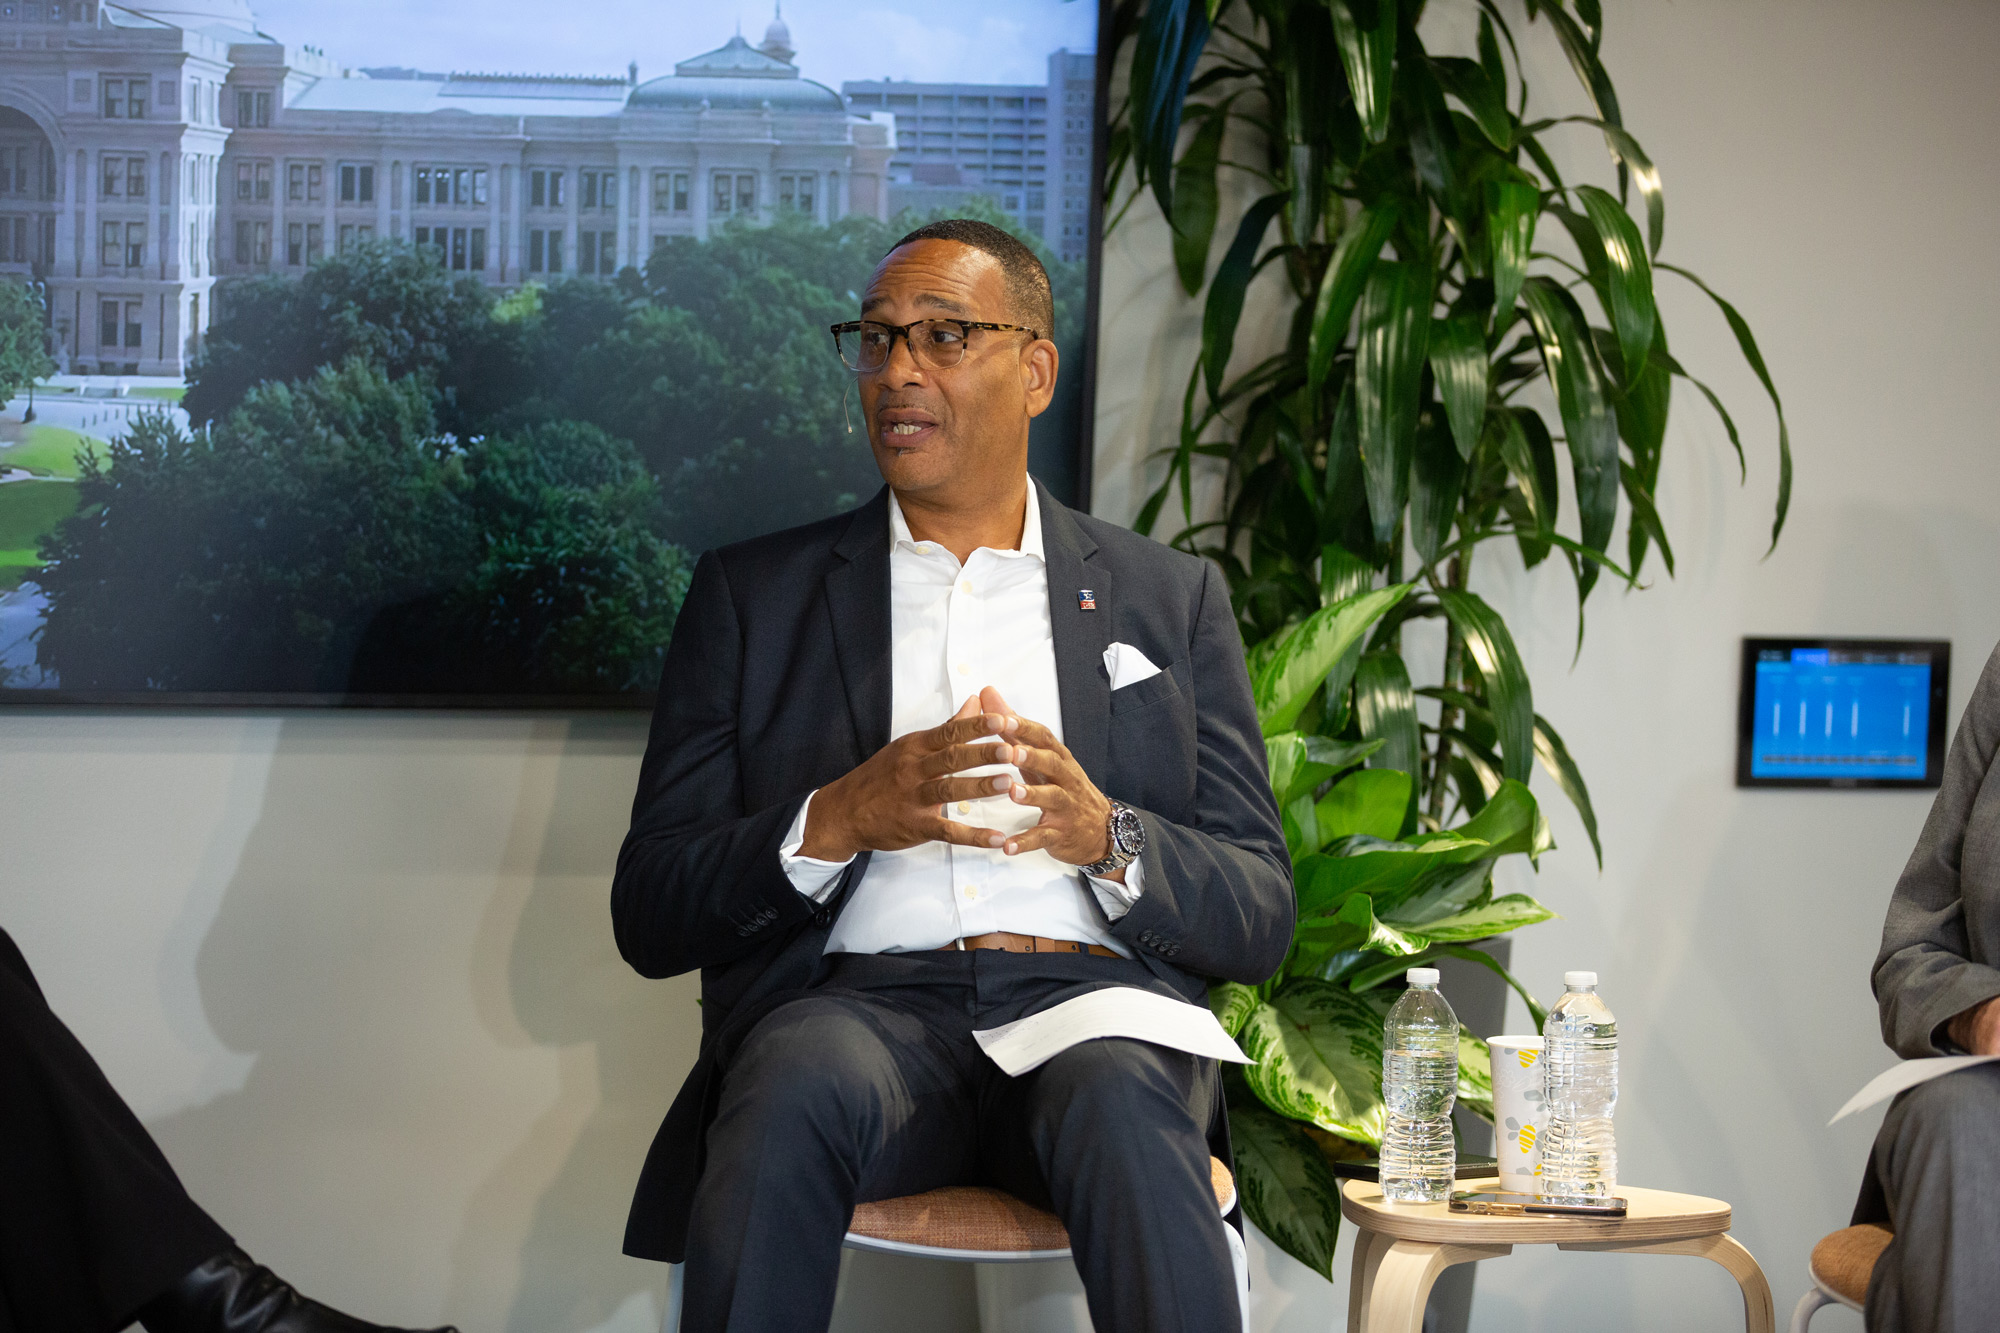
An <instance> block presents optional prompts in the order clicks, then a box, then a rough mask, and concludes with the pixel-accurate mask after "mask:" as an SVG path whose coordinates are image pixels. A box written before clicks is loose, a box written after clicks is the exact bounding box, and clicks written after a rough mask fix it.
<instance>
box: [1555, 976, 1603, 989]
mask: <svg viewBox="0 0 2000 1333" xmlns="http://www.w3.org/2000/svg"><path fill="white" fill-rule="evenodd" d="M1596 984H1597V973H1595V972H1565V973H1563V985H1565V986H1569V987H1572V988H1574V989H1576V990H1582V989H1584V988H1585V987H1586V986H1595V985H1596Z"/></svg>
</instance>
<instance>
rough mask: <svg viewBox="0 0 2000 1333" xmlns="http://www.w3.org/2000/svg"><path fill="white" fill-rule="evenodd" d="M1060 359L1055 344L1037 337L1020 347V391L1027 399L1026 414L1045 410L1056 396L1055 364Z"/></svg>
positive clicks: (1036, 414) (1038, 413)
mask: <svg viewBox="0 0 2000 1333" xmlns="http://www.w3.org/2000/svg"><path fill="white" fill-rule="evenodd" d="M1060 360H1061V356H1060V354H1059V353H1058V352H1057V351H1056V345H1055V344H1054V343H1052V342H1050V341H1049V340H1048V339H1047V338H1037V339H1035V341H1033V342H1031V343H1029V344H1028V345H1027V346H1026V347H1024V348H1022V349H1021V393H1022V396H1023V397H1024V398H1026V399H1027V406H1028V415H1029V416H1031V417H1038V416H1040V415H1041V414H1042V413H1044V412H1046V411H1047V410H1048V407H1049V402H1050V400H1051V399H1053V398H1054V397H1055V396H1056V366H1057V362H1058V361H1060Z"/></svg>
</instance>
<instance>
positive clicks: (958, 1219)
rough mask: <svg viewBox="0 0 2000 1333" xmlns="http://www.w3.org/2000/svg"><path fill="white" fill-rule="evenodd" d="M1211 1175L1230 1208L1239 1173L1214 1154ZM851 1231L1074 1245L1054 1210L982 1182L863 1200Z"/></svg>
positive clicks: (947, 1245) (1003, 1249)
mask: <svg viewBox="0 0 2000 1333" xmlns="http://www.w3.org/2000/svg"><path fill="white" fill-rule="evenodd" d="M1208 1177H1209V1184H1210V1186H1211V1187H1212V1188H1213V1189H1214V1190H1215V1202H1216V1206H1217V1207H1218V1208H1220V1209H1222V1210H1223V1211H1224V1212H1227V1211H1228V1210H1229V1209H1230V1208H1231V1207H1233V1206H1234V1205H1235V1202H1236V1180H1235V1177H1233V1176H1231V1175H1230V1173H1229V1168H1228V1167H1226V1166H1224V1165H1223V1164H1222V1162H1221V1161H1220V1159H1218V1158H1214V1157H1211V1158H1209V1159H1208ZM848 1234H850V1235H854V1236H864V1237H866V1238H868V1239H870V1240H886V1241H895V1242H897V1243H899V1244H903V1245H922V1246H925V1247H927V1248H930V1249H938V1250H981V1251H986V1252H988V1253H996V1252H997V1253H1013V1254H1018V1253H1021V1252H1023V1251H1026V1250H1066V1249H1068V1248H1069V1232H1068V1231H1067V1230H1065V1229H1064V1227H1063V1224H1062V1223H1061V1222H1060V1221H1058V1220H1057V1218H1056V1215H1055V1214H1054V1213H1051V1212H1047V1211H1045V1210H1044V1209H1041V1208H1036V1207H1034V1206H1032V1205H1030V1204H1025V1203H1022V1202H1021V1201H1020V1200H1019V1199H1017V1198H1015V1197H1014V1196H1013V1195H1011V1194H1008V1193H1007V1192H1005V1191H1004V1190H997V1189H990V1188H988V1187H986V1186H983V1185H948V1186H946V1187H945V1188H943V1189H936V1190H929V1191H927V1192H925V1193H923V1194H909V1195H905V1196H904V1197H902V1198H900V1199H883V1200H881V1201H879V1202H876V1203H864V1204H858V1205H856V1207H855V1209H854V1221H853V1222H852V1223H851V1224H850V1225H849V1226H848Z"/></svg>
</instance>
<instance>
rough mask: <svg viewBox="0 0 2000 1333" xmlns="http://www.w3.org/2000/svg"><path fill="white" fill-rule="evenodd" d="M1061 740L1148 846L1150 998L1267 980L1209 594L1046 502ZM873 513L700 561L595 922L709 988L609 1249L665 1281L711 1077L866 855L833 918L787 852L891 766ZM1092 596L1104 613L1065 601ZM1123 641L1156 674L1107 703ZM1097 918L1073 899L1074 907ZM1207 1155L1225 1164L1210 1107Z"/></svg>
mask: <svg viewBox="0 0 2000 1333" xmlns="http://www.w3.org/2000/svg"><path fill="white" fill-rule="evenodd" d="M1036 502H1037V503H1039V504H1040V505H1041V506H1042V536H1043V544H1044V547H1045V553H1046V557H1047V561H1048V583H1049V608H1050V614H1051V621H1052V627H1053V637H1054V641H1055V656H1056V683H1057V692H1058V694H1059V696H1060V698H1061V701H1062V726H1063V737H1064V743H1065V744H1066V745H1068V747H1069V749H1070V751H1071V753H1072V754H1074V755H1075V756H1076V759H1077V762H1078V763H1079V764H1080V765H1081V766H1082V767H1083V770H1084V772H1085V773H1087V774H1089V776H1090V778H1091V780H1092V781H1093V782H1095V783H1096V784H1097V786H1098V788H1099V790H1101V791H1103V792H1104V793H1105V794H1106V795H1108V796H1112V797H1116V798H1117V799H1119V800H1121V801H1124V802H1125V803H1126V804H1128V805H1131V806H1133V807H1134V808H1136V809H1137V810H1138V811H1139V812H1140V815H1141V818H1142V819H1143V820H1144V822H1145V825H1146V851H1145V860H1146V888H1145V893H1144V894H1143V895H1142V896H1141V897H1140V899H1139V901H1138V903H1137V904H1136V905H1135V906H1134V907H1133V908H1132V909H1131V911H1129V912H1128V913H1126V915H1124V916H1123V917H1121V918H1119V920H1118V921H1117V923H1116V924H1115V925H1113V926H1112V927H1111V929H1112V932H1113V933H1114V934H1115V935H1116V936H1117V937H1118V938H1119V939H1122V940H1124V941H1125V942H1126V943H1127V944H1129V945H1131V947H1132V949H1133V951H1134V952H1135V953H1136V954H1137V956H1138V957H1139V958H1141V959H1143V960H1144V961H1145V962H1146V964H1147V967H1148V968H1149V970H1150V971H1151V972H1152V973H1153V975H1154V976H1155V977H1156V978H1157V979H1158V981H1159V982H1160V983H1161V986H1162V988H1163V989H1170V990H1171V991H1172V992H1173V993H1176V994H1178V995H1180V996H1182V997H1183V998H1185V999H1188V1000H1190V1001H1193V1002H1195V1003H1203V1002H1204V1000H1205V990H1206V982H1205V981H1204V978H1207V977H1222V978H1227V979H1231V980H1236V981H1242V982H1246V983H1252V984H1254V983H1257V982H1260V981H1262V980H1264V979H1265V978H1266V977H1268V976H1269V975H1270V974H1271V973H1273V972H1275V971H1276V970H1277V968H1278V965H1279V964H1280V963H1281V962H1282V961H1283V960H1284V956H1285V951H1286V949H1287V948H1288V947H1289V946H1290V943H1291V932H1292V916H1293V898H1292V878H1291V865H1290V862H1289V860H1288V859H1287V857H1286V854H1285V845H1284V836H1283V834H1282V832H1281V830H1280V827H1279V822H1278V812H1277V808H1276V806H1275V805H1274V803H1273V801H1272V798H1271V791H1270V785H1269V781H1268V777H1267V774H1266V771H1265V760H1264V746H1263V741H1262V739H1261V737H1260V734H1259V731H1258V726H1257V717H1256V710H1255V708H1254V706H1253V704H1252V702H1251V697H1250V682H1249V678H1248V675H1247V674H1246V672H1245V669H1244V663H1243V646H1242V640H1241V638H1240V636H1239V634H1238V631H1237V628H1236V621H1235V617H1234V615H1233V614H1232V612H1231V610H1230V605H1229V589H1228V586H1227V583H1226V582H1225V580H1224V579H1223V577H1222V575H1221V572H1220V571H1219V570H1217V569H1216V568H1215V566H1213V565H1212V564H1210V563H1209V562H1207V561H1205V560H1200V559H1197V558H1195V557H1194V556H1190V555H1187V554H1185V553H1183V552H1179V551H1175V550H1172V549H1171V548H1169V547H1166V546H1162V545H1161V544H1159V543H1158V542H1155V541H1152V540H1150V539H1149V538H1145V537H1141V536H1139V535H1137V534H1135V533H1133V532H1130V531H1128V530H1126V529H1124V528H1120V527H1117V526H1114V525H1112V524H1109V523H1104V522H1101V521H1099V520H1097V519H1094V518H1091V517H1090V516H1089V515H1087V514H1081V513H1078V512H1076V511H1074V510H1071V509H1069V508H1067V507H1065V506H1064V505H1062V504H1060V503H1058V502H1057V501H1055V500H1054V499H1052V498H1051V497H1050V496H1049V495H1048V493H1047V492H1046V491H1044V490H1042V489H1041V488H1040V487H1039V486H1037V487H1036ZM889 551H890V542H889V505H888V492H887V490H886V489H885V490H883V491H881V492H879V493H878V494H877V495H876V496H875V498H874V499H872V500H870V501H869V502H868V503H867V504H864V505H862V506H861V507H860V508H859V509H856V510H854V511H852V512H851V513H847V514H842V515H839V516H837V517H835V518H830V519H827V520H825V521H823V522H820V523H814V524H810V525H808V526H805V527H801V528H793V529H791V530H789V531H785V532H780V533H775V534H773V535H771V536H768V537H760V538H757V539H755V540H753V541H747V542H743V543H740V544H738V545H735V546H727V547H724V548H722V549H720V550H717V551H711V552H709V553H708V554H706V555H704V556H703V557H702V558H701V561H700V562H699V563H698V564H697V565H696V567H695V573H694V579H693V582H692V584H691V585H690V587H689V589H688V594H687V599H686V601H685V602H684V603H683V604H682V606H681V612H680V619H679V621H678V622H677V623H676V625H675V627H674V637H673V642H672V645H671V646H670V647H669V649H668V652H667V662H666V669H665V671H664V673H663V674H662V676H661V679H660V695H659V703H658V705H657V707H656V709H655V711H654V714H653V726H652V734H651V737H650V739H649V741H648V743H647V746H646V757H645V762H644V764H643V766H642V767H641V769H640V773H639V791H638V796H637V797H636V799H635V800H634V802H633V809H632V828H631V832H630V833H629V834H627V836H626V839H625V845H624V847H623V848H622V849H621V850H620V852H619V855H618V869H617V874H616V877H615V879H614V880H613V883H612V890H611V912H612V921H613V925H614V927H615V929H616V932H617V937H618V947H619V950H620V952H622V953H623V954H624V956H625V959H626V961H627V962H629V963H631V965H632V966H633V967H634V968H636V969H637V970H638V971H639V972H640V973H641V974H643V975H645V976H648V977H668V976H675V975H677V974H679V973H682V972H687V971H690V970H692V969H695V968H700V969H701V989H702V1047H701V1055H700V1057H699V1059H698V1060H697V1062H696V1064H695V1068H694V1070H693V1071H692V1072H691V1073H690V1074H689V1075H688V1079H687V1082H686V1083H685V1084H683V1085H682V1088H681V1091H680V1095H679V1096H678V1097H677V1098H676V1099H675V1101H674V1105H673V1108H672V1109H671V1110H670V1111H669V1112H668V1114H667V1117H666V1120H665V1122H664V1123H663V1124H662V1125H661V1126H660V1131H659V1133H658V1135H657V1136H656V1137H655V1138H654V1141H653V1146H652V1150H651V1151H650V1152H649V1153H648V1154H647V1158H646V1165H645V1168H644V1170H643V1172H642V1173H641V1175H640V1178H639V1186H638V1190H637V1193H636V1196H635V1197H634V1199H633V1203H632V1213H631V1217H630V1220H629V1221H628V1223H627V1227H626V1233H625V1250H626V1252H627V1253H628V1254H633V1255H637V1256H639V1257H641V1258H649V1259H668V1260H678V1259H679V1258H680V1257H681V1255H682V1254H683V1252H684V1249H685V1241H686V1232H687V1217H688V1211H689V1209H690V1207H691V1206H692V1202H693V1196H694V1187H695V1183H696V1181H697V1180H698V1179H699V1178H700V1173H701V1159H702V1139H703V1136H704V1134H705V1132H706V1128H707V1124H708V1121H709V1118H710V1116H711V1114H712V1111H713V1106H714V1095H713V1094H714V1092H715V1091H716V1085H717V1083H718V1082H719V1079H718V1072H719V1070H720V1069H721V1068H723V1067H724V1066H725V1065H726V1062H727V1059H728V1056H729V1053H730V1051H731V1050H732V1049H733V1046H734V1045H735V1043H736V1042H737V1041H738V1040H740V1038H741V1036H742V1034H743V1033H744V1032H746V1031H747V1030H748V1029H749V1028H750V1027H751V1026H753V1025H754V1023H755V1022H756V1020H757V1019H758V1018H759V1017H761V1016H762V1015H763V1014H764V1013H766V1012H768V1011H769V1010H770V1009H771V1008H772V1007H773V1006H774V1005H776V1004H778V1003H781V1002H783V1001H784V1000H786V999H789V998H791V997H793V996H795V995H797V994H798V993H799V992H800V991H801V990H802V989H804V988H806V987H808V986H810V985H811V984H812V982H813V980H814V976H815V973H816V971H817V969H818V968H819V966H820V959H821V955H822V952H823V950H824V948H825V944H826V939H827V934H828V931H829V930H830V928H831V927H832V925H833V923H834V921H835V920H836V919H837V918H838V917H839V914H840V911H841V908H842V906H843V905H844V904H845V902H846V900H847V896H848V889H849V887H850V886H851V885H852V884H853V883H854V882H855V880H856V878H857V877H858V876H859V875H860V874H861V873H862V871H863V870H864V869H865V868H866V865H867V861H868V854H867V853H865V852H864V853H862V854H861V855H859V856H857V857H856V858H855V860H854V863H853V864H852V865H851V866H850V867H849V868H848V869H847V871H846V872H844V878H843V880H842V882H841V884H840V886H839V887H838V889H837V890H836V891H835V892H834V893H833V894H831V895H829V897H828V899H827V901H826V903H825V904H824V905H815V904H814V903H813V902H811V901H810V900H809V899H807V898H805V897H804V896H802V895H801V894H800V893H799V892H798V891H797V890H796V889H795V888H793V887H792V883H791V881H790V880H789V879H787V878H786V876H785V873H784V871H783V869H782V868H781V866H780V861H779V855H778V847H779V844H780V843H781V842H782V841H783V839H784V836H785V833H786V831H787V830H788V829H789V828H790V827H791V823H792V820H793V819H794V817H796V816H797V814H798V811H799V806H800V804H801V803H802V802H803V801H804V800H805V798H806V796H807V795H808V794H810V793H811V792H812V791H813V790H814V789H816V788H818V787H820V786H823V785H824V784H826V783H827V782H830V781H832V780H833V779H835V778H838V777H840V776H841V775H842V774H845V773H847V772H849V771H851V770H852V769H853V768H855V767H856V766H857V765H859V764H860V763H861V762H862V761H863V760H864V759H866V758H867V757H868V756H869V755H871V754H873V753H874V752H875V751H877V750H879V749H880V748H881V747H882V746H884V745H886V744H887V743H888V742H889V741H890V740H891V739H892V738H891V737H890V735H889V718H890V690H891V678H892V675H891V668H890V626H889V614H890V613H889ZM1081 589H1089V590H1090V591H1092V592H1093V593H1095V594H1096V596H1095V599H1094V600H1095V604H1096V609H1095V610H1084V609H1082V607H1081V606H1080V605H1079V602H1078V597H1077V593H1078V591H1079V590H1081ZM1114 641H1118V642H1124V643H1128V644H1131V645H1132V646H1134V647H1136V648H1138V649H1139V651H1141V652H1143V653H1144V654H1145V655H1146V657H1147V658H1148V659H1150V660H1151V661H1153V662H1155V663H1158V664H1159V665H1160V666H1161V668H1162V670H1161V671H1160V674H1158V675H1156V676H1154V677H1152V678H1150V679H1148V680H1145V681H1141V682H1140V683H1138V684H1136V685H1131V686H1128V687H1127V688H1125V689H1122V690H1119V691H1117V692H1116V693H1115V694H1114V693H1113V692H1112V690H1111V682H1110V680H1109V678H1108V677H1107V676H1106V674H1105V670H1104V663H1103V656H1104V650H1105V649H1106V648H1107V647H1108V646H1110V644H1111V643H1113V642H1114ZM1086 897H1088V895H1086ZM1215 1119H1216V1122H1217V1124H1216V1126H1215V1128H1214V1130H1213V1131H1212V1135H1211V1137H1212V1139H1213V1140H1214V1141H1215V1142H1216V1143H1217V1144H1218V1146H1220V1147H1221V1150H1222V1152H1221V1155H1223V1156H1225V1158H1226V1156H1227V1138H1226V1128H1225V1127H1224V1126H1223V1125H1222V1123H1221V1122H1222V1116H1221V1115H1220V1107H1218V1108H1217V1115H1216V1117H1215Z"/></svg>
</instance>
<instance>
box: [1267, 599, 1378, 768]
mask: <svg viewBox="0 0 2000 1333" xmlns="http://www.w3.org/2000/svg"><path fill="white" fill-rule="evenodd" d="M1411 587H1412V585H1411V584H1408V583H1398V584H1395V585H1393V586H1391V587H1387V588H1376V589H1373V590H1372V591H1369V592H1365V593H1362V594H1360V595H1359V596H1356V597H1350V598H1348V599H1347V600H1346V601H1344V602H1336V603H1334V604H1333V605H1332V606H1328V607H1323V608H1321V609H1320V610H1318V611H1315V612H1314V613H1313V614H1312V615H1310V616H1308V617H1306V619H1305V621H1304V622H1303V623H1302V624H1300V626H1299V627H1298V629H1297V630H1295V631H1293V632H1292V633H1291V634H1290V635H1288V636H1287V637H1286V639H1285V641H1284V642H1283V643H1282V644H1280V645H1279V646H1278V649H1277V651H1276V652H1274V653H1272V654H1271V658H1270V660H1269V661H1268V662H1266V663H1265V664H1264V668H1263V670H1261V671H1259V672H1258V673H1257V678H1256V680H1255V681H1254V683H1253V685H1252V694H1253V695H1254V697H1255V699H1256V702H1257V720H1258V722H1259V723H1260V724H1261V725H1262V726H1263V729H1264V734H1265V735H1266V736H1275V735H1277V734H1278V733H1279V732H1281V731H1289V730H1290V729H1291V726H1292V724H1293V723H1294V722H1296V721H1297V720H1298V716H1299V713H1300V712H1301V711H1302V710H1303V709H1304V708H1305V706H1306V701H1307V700H1309V699H1310V698H1311V697H1312V694H1313V691H1315V690H1317V689H1318V688H1319V687H1320V685H1321V683H1322V682H1323V681H1324V680H1325V679H1326V673H1327V672H1328V671H1330V670H1332V669H1333V666H1334V664H1335V663H1336V662H1338V661H1339V660H1340V658H1341V656H1342V655H1343V654H1345V653H1346V652H1347V650H1348V649H1349V648H1350V647H1352V646H1353V645H1354V644H1355V643H1356V642H1358V641H1359V640H1360V638H1361V636H1362V635H1364V634H1366V633H1367V632H1368V627H1369V626H1371V625H1373V624H1374V623H1375V622H1376V621H1377V620H1380V619H1381V618H1382V616H1383V614H1384V613H1385V612H1387V611H1388V610H1389V608H1391V607H1393V606H1395V605H1396V603H1398V602H1400V601H1402V600H1403V598H1405V597H1406V596H1408V595H1409V592H1410V588H1411Z"/></svg>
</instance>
